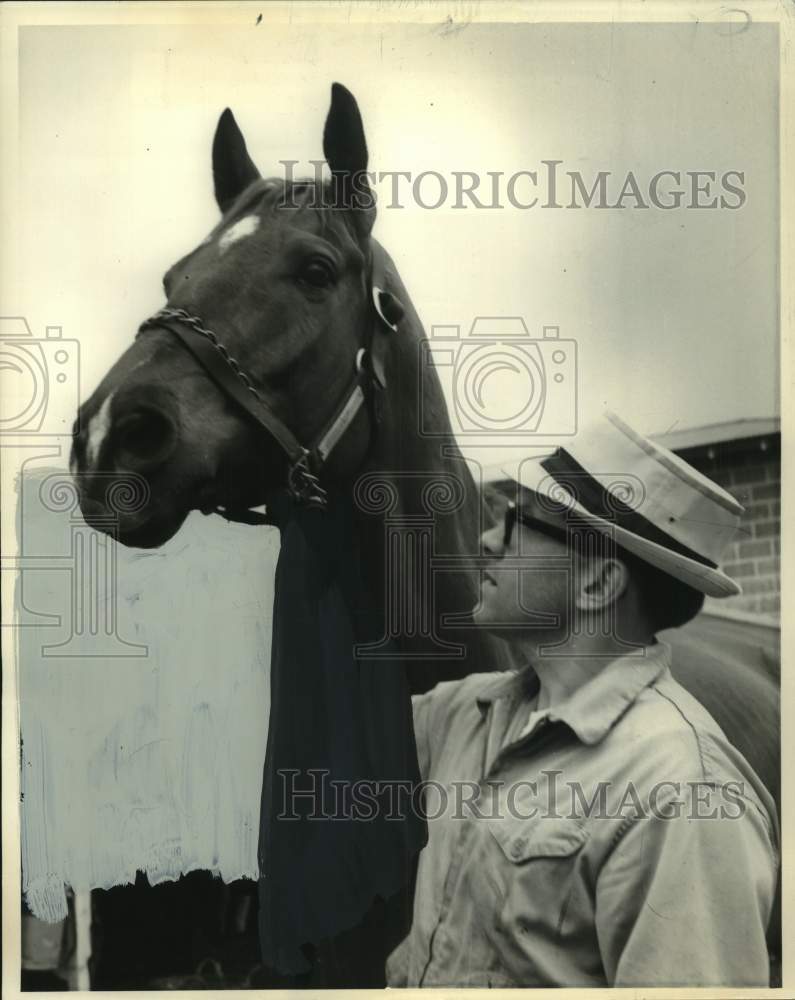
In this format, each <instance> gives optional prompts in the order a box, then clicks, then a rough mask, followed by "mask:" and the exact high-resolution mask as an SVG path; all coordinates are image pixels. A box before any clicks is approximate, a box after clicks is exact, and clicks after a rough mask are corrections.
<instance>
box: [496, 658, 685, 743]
mask: <svg viewBox="0 0 795 1000" xmlns="http://www.w3.org/2000/svg"><path fill="white" fill-rule="evenodd" d="M670 662H671V647H670V646H669V645H668V644H667V643H664V642H659V641H658V642H656V643H655V644H654V645H653V646H646V647H645V648H644V650H643V656H640V655H628V656H619V657H617V658H616V659H615V660H611V661H610V662H609V663H608V664H607V665H606V666H605V667H603V668H602V670H600V671H599V673H598V674H597V675H596V676H595V677H594V678H593V679H592V680H590V681H588V683H587V684H584V685H583V686H582V687H581V688H578V689H577V690H576V691H575V692H574V694H572V695H571V696H570V697H569V698H567V699H566V700H565V701H563V702H561V703H560V704H559V705H555V706H553V707H552V708H550V710H549V718H550V719H552V720H554V721H560V722H565V723H566V725H567V726H569V727H570V728H571V729H572V730H573V731H574V732H575V733H576V735H577V736H578V737H579V739H580V740H582V742H583V743H587V744H594V743H599V742H600V741H601V740H602V739H604V737H605V736H606V735H607V733H608V732H609V731H610V730H611V729H612V728H613V726H614V725H615V724H616V722H617V721H618V720H619V718H620V717H621V716H622V715H623V714H624V712H625V711H626V710H627V709H628V708H629V706H630V705H632V704H633V703H634V702H635V701H636V700H637V698H638V697H639V695H640V694H641V692H642V691H644V690H645V689H646V688H648V687H651V686H652V685H653V684H655V683H656V682H657V681H658V680H659V678H660V677H661V676H662V674H664V673H665V672H666V671H667V670H669V669H670ZM537 691H538V678H537V676H536V673H535V671H534V670H533V668H532V666H528V667H525V668H524V669H522V670H519V671H517V672H516V673H513V674H511V675H510V676H509V677H505V676H500V677H498V678H495V680H493V681H492V682H490V683H489V684H487V685H486V686H485V687H484V688H482V689H481V690H480V691H479V692H478V694H477V697H476V700H477V703H478V707H479V709H480V711H481V713H482V714H485V712H486V711H487V709H488V707H489V705H490V704H491V703H492V702H494V701H496V700H498V699H500V698H511V699H513V700H516V699H529V698H532V697H534V696H535V694H536V693H537Z"/></svg>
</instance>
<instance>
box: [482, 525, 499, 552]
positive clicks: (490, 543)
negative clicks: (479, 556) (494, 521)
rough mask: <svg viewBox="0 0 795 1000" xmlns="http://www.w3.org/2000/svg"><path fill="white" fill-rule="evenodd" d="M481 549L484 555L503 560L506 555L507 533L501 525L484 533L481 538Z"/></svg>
mask: <svg viewBox="0 0 795 1000" xmlns="http://www.w3.org/2000/svg"><path fill="white" fill-rule="evenodd" d="M480 549H481V552H482V553H483V555H485V556H490V557H491V558H492V559H501V558H502V557H503V556H504V555H505V532H504V530H503V526H502V525H501V524H498V525H495V526H494V527H493V528H489V530H488V531H484V532H483V534H482V535H481V536H480Z"/></svg>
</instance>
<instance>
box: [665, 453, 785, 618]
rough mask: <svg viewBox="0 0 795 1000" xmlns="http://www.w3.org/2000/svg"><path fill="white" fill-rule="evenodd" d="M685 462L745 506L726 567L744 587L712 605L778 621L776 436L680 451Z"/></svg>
mask: <svg viewBox="0 0 795 1000" xmlns="http://www.w3.org/2000/svg"><path fill="white" fill-rule="evenodd" d="M679 454H680V455H681V456H682V458H684V459H685V461H687V462H689V463H690V464H691V465H693V466H695V467H696V468H697V469H699V470H700V471H701V472H703V473H704V475H706V476H709V478H710V479H713V480H714V481H715V482H716V483H719V484H720V485H721V486H723V487H724V489H726V490H728V491H729V493H731V494H732V496H734V497H735V498H736V499H737V500H739V502H740V503H741V504H742V505H743V507H745V509H746V512H745V515H744V517H743V519H742V522H741V525H740V530H739V531H738V533H737V536H736V539H735V541H733V542H732V543H731V545H730V546H728V548H727V549H726V554H725V556H724V559H723V564H722V568H723V570H724V572H725V573H727V574H728V575H729V576H730V577H732V578H733V579H735V580H737V581H738V582H739V583H740V585H741V586H742V588H743V593H742V594H741V595H740V596H739V597H730V598H728V599H725V600H710V599H708V600H707V605H708V606H710V605H711V606H713V607H717V606H720V607H722V608H726V609H727V610H728V609H734V610H735V611H743V612H750V613H755V614H761V615H766V616H768V617H774V618H776V619H778V618H779V616H780V612H781V577H780V570H779V552H780V538H781V442H780V436H779V435H778V434H772V435H768V436H765V437H759V438H747V439H744V440H740V441H728V442H725V443H722V444H719V445H712V446H705V447H700V448H692V449H688V450H686V451H680V452H679Z"/></svg>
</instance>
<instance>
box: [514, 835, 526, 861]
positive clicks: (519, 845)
mask: <svg viewBox="0 0 795 1000" xmlns="http://www.w3.org/2000/svg"><path fill="white" fill-rule="evenodd" d="M525 847H527V839H526V838H525V837H520V838H519V839H518V840H515V841H514V842H513V843H512V844H511V857H512V858H521V856H522V852H523V851H524V849H525Z"/></svg>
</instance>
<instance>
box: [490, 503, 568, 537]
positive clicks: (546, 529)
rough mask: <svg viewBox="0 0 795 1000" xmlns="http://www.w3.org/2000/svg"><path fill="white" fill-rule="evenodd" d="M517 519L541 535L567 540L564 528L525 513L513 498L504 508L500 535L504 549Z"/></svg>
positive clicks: (566, 532) (511, 535)
mask: <svg viewBox="0 0 795 1000" xmlns="http://www.w3.org/2000/svg"><path fill="white" fill-rule="evenodd" d="M517 521H519V522H520V523H521V524H524V525H526V526H527V527H528V528H532V529H533V530H534V531H539V532H541V534H543V535H549V536H550V537H551V538H557V539H558V541H561V542H568V540H569V533H568V531H567V530H566V528H563V527H557V526H556V525H554V524H548V523H547V522H546V521H542V520H540V519H539V518H537V517H533V516H532V514H528V513H526V512H525V511H523V510H522V508H521V507H520V506H519V505H518V504H516V503H514V502H513V500H510V501H509V502H508V506H507V507H506V508H505V527H504V530H503V536H502V546H503V548H504V549H507V548H508V547H509V546H510V544H511V539H512V538H513V529H514V528H515V526H516V522H517Z"/></svg>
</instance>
